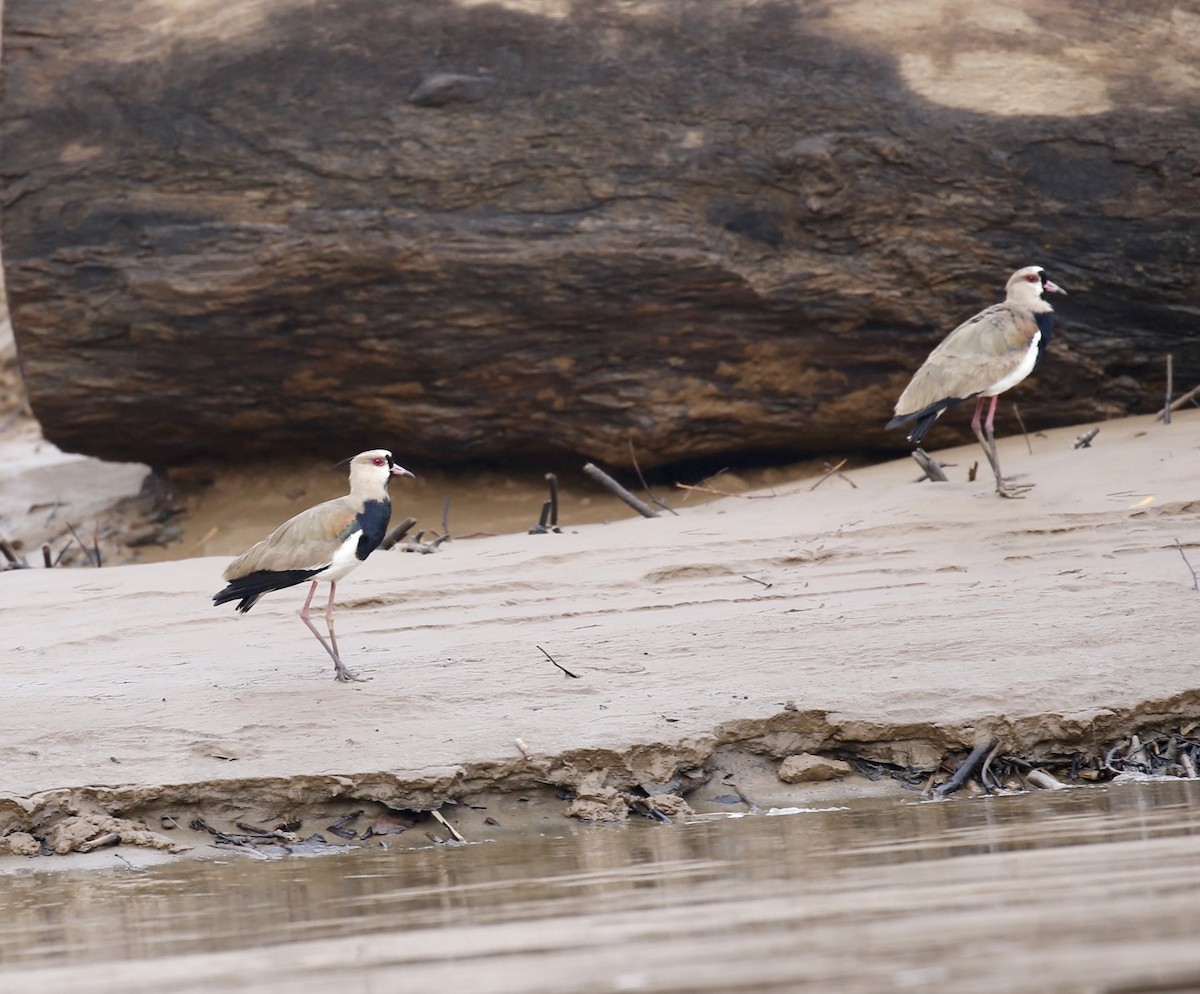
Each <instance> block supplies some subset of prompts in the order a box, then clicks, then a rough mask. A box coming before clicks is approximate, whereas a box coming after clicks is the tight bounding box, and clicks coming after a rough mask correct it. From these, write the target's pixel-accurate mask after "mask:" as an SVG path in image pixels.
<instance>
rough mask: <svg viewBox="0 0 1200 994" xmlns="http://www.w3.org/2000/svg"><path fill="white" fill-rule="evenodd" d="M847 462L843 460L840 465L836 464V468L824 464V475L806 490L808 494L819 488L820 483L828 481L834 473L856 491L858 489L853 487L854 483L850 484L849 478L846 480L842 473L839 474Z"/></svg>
mask: <svg viewBox="0 0 1200 994" xmlns="http://www.w3.org/2000/svg"><path fill="white" fill-rule="evenodd" d="M847 462H849V460H848V459H843V460H842V461H841V462H840V463H838V464H837V465H836V466H830V465H829V463H826V464H825V474H824V475H823V476H822V477H821V478H820V479H819V480H817V482H816V483H814V484H813V485H812V486H811V487H809V488H808V492H809V493H812V492H813V491H814V490H816V489H817V487H819V486H820V485H821V484H822V483H824V482H825V481H826V480H828V479H829V478H830V477H831V476H833V475H834V474H835V473H836V474H837V475H838V476H841V477H842V479H843V480H845V481H846V482H847V483H849V484H850V486H852V487H854V489H855V490H857V489H858V487H857V486H855V485H854V483H853V482H852V481H851V480H850V479H849V478H847V477H845V476H842V473H841V468H842V467H843V466H845V465H846V463H847Z"/></svg>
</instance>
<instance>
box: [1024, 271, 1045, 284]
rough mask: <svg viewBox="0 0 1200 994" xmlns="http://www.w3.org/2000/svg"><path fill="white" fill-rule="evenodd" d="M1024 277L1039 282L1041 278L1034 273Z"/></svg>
mask: <svg viewBox="0 0 1200 994" xmlns="http://www.w3.org/2000/svg"><path fill="white" fill-rule="evenodd" d="M1025 279H1026V280H1028V281H1029V282H1030V283H1041V282H1042V278H1041V277H1040V276H1038V275H1037V274H1036V273H1031V274H1030V275H1029V276H1026V277H1025Z"/></svg>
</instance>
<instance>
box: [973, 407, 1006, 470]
mask: <svg viewBox="0 0 1200 994" xmlns="http://www.w3.org/2000/svg"><path fill="white" fill-rule="evenodd" d="M986 399H987V398H986V397H980V398H978V399H977V400H976V401H975V416H974V417H973V418H971V430H972V431H973V432H975V437H976V438H977V439H979V444H980V445H982V446H983V454H984V455H985V456H987V458H988V462H990V463H991V464H992V472H993V473H995V474H996V489H997V490H1001V491H1002V490H1003V489H1004V480H1003V478H1002V477H1001V476H1000V459H999V457H998V456H997V455H996V443H995V442H994V441H993V440H992V419H993V418H995V416H996V397H993V398H992V403H991V405H990V406H989V407H988V416H987V435H984V433H983V426H982V425H981V424H980V419H981V416H982V415H983V402H984V401H985V400H986Z"/></svg>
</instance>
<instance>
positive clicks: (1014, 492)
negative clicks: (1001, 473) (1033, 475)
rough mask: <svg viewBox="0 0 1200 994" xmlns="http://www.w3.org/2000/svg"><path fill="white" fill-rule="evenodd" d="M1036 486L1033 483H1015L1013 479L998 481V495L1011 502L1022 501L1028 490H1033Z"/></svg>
mask: <svg viewBox="0 0 1200 994" xmlns="http://www.w3.org/2000/svg"><path fill="white" fill-rule="evenodd" d="M1035 486H1036V484H1033V483H1013V482H1012V480H1011V479H1008V478H1004V479H999V480H997V481H996V495H997V496H999V497H1007V498H1008V499H1009V500H1021V499H1023V498H1024V497H1025V493H1026V491H1028V490H1032V489H1033V488H1034V487H1035Z"/></svg>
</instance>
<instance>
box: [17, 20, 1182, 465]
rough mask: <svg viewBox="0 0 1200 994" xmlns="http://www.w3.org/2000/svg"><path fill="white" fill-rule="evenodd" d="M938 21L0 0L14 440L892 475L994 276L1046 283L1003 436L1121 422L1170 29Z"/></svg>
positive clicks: (1139, 327) (1177, 160)
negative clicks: (926, 375)
mask: <svg viewBox="0 0 1200 994" xmlns="http://www.w3.org/2000/svg"><path fill="white" fill-rule="evenodd" d="M945 11H946V5H945V4H943V3H940V2H934V0H912V2H910V3H905V4H890V5H889V4H878V3H874V2H870V0H845V2H843V3H838V4H834V5H825V4H813V3H808V2H803V0H790V2H789V0H778V2H772V3H767V2H755V0H728V2H722V3H698V2H692V0H653V2H652V0H622V2H620V3H617V2H611V0H596V2H589V3H582V4H568V3H565V2H563V0H521V2H516V0H511V2H507V3H505V2H496V3H488V4H479V3H475V2H465V0H464V2H448V0H444V2H439V0H433V2H430V0H421V2H416V0H395V2H389V3H385V4H380V3H376V2H372V0H328V2H324V3H320V4H314V3H312V2H310V0H192V2H188V3H166V2H163V0H126V2H123V3H119V4H112V3H109V4H101V3H95V2H93V0H7V3H6V4H5V26H4V27H5V31H4V66H5V70H6V74H7V89H6V93H5V100H4V104H3V109H2V120H0V163H2V164H3V171H4V190H3V198H4V199H3V203H2V206H3V235H4V248H5V264H6V274H7V279H8V286H9V292H10V297H11V304H12V311H13V317H14V325H15V329H16V335H17V338H18V342H19V347H20V353H21V357H22V361H23V365H24V371H25V375H26V378H27V383H28V389H29V394H30V398H31V401H32V404H33V407H34V410H35V413H36V414H37V416H38V417H39V418H40V419H41V422H42V425H43V428H44V430H45V432H46V434H47V436H48V437H49V438H50V439H52V440H53V441H55V442H56V443H58V444H59V445H60V446H63V447H64V448H67V449H72V450H78V451H83V452H87V453H91V454H95V455H99V456H105V457H109V458H117V459H136V460H142V461H147V462H150V463H153V464H155V465H159V466H164V465H171V464H176V463H180V462H185V461H187V460H189V459H192V458H196V457H199V456H214V455H215V456H221V457H224V458H231V459H232V458H249V457H253V456H256V455H259V454H262V453H281V452H289V451H294V450H295V449H296V448H297V447H300V446H302V447H304V448H305V449H306V450H309V451H313V450H315V451H318V452H321V453H324V454H328V455H331V456H342V455H346V454H347V453H350V452H355V451H358V450H359V449H361V448H363V447H364V446H365V445H387V446H389V447H391V448H394V449H395V450H396V451H398V452H403V453H404V455H405V458H406V459H410V460H414V461H417V462H418V463H419V462H421V461H428V460H471V459H478V458H492V457H506V458H512V457H519V456H523V455H533V454H537V455H544V454H547V453H553V452H561V453H568V452H569V453H573V454H582V455H586V456H587V457H589V458H592V459H596V460H602V461H603V462H604V463H606V464H608V465H612V466H625V465H627V464H628V462H629V458H630V453H631V452H635V453H636V455H637V458H638V459H639V460H640V462H641V464H642V465H643V466H651V465H656V464H662V463H664V462H669V461H675V460H682V459H694V458H702V457H713V458H717V457H723V456H725V455H728V454H731V453H738V454H742V455H746V454H759V455H782V454H797V453H802V452H821V451H828V450H837V451H846V450H850V449H872V448H876V449H878V448H884V447H891V448H901V447H903V445H904V442H903V439H902V437H901V435H900V433H893V434H891V435H885V434H884V433H883V432H882V430H881V426H882V424H883V422H884V421H886V420H887V418H888V417H889V415H890V414H891V405H892V403H893V401H894V400H895V397H896V396H897V394H898V393H899V390H900V389H901V387H902V386H903V384H904V382H906V380H907V377H908V375H909V374H910V373H911V372H912V370H913V369H914V368H915V367H916V366H917V365H918V364H919V363H920V361H921V360H922V359H923V358H924V356H925V354H926V353H927V351H928V349H929V348H930V347H931V346H932V345H933V344H934V343H935V342H936V341H938V340H939V339H940V338H941V337H942V335H944V334H945V333H946V332H947V331H948V330H949V329H950V328H951V327H953V326H954V325H955V324H956V323H957V322H958V321H959V320H961V319H962V318H963V317H965V316H968V315H970V314H972V313H974V312H975V311H976V310H977V309H978V308H979V307H980V306H981V305H983V304H986V303H988V302H991V301H994V300H998V299H999V296H1000V293H1001V288H1002V287H1003V284H1004V281H1005V279H1006V277H1007V276H1008V274H1009V273H1010V272H1011V271H1012V270H1014V269H1016V268H1017V267H1019V266H1021V265H1025V264H1029V263H1040V264H1042V265H1043V266H1045V267H1046V268H1047V270H1048V272H1050V273H1051V274H1052V276H1053V278H1054V279H1055V280H1056V281H1057V282H1059V283H1061V284H1062V285H1063V286H1065V287H1066V288H1067V289H1068V290H1069V291H1070V293H1071V296H1070V297H1069V298H1067V299H1066V300H1065V301H1062V302H1061V303H1059V306H1058V310H1059V313H1060V316H1061V318H1062V326H1061V334H1060V335H1059V338H1058V340H1057V341H1056V342H1055V343H1054V345H1053V346H1052V347H1051V353H1050V355H1049V356H1048V357H1047V359H1046V360H1045V361H1044V362H1043V363H1042V364H1041V365H1040V366H1039V369H1038V372H1037V374H1036V376H1035V378H1034V379H1033V380H1031V381H1030V382H1029V383H1028V384H1025V385H1022V387H1021V388H1020V389H1019V401H1020V404H1021V408H1022V411H1023V412H1024V416H1025V420H1026V423H1027V424H1028V425H1029V426H1030V428H1031V429H1033V430H1036V429H1037V428H1040V427H1045V426H1048V425H1050V424H1054V423H1063V422H1079V421H1084V420H1096V419H1101V418H1104V417H1106V416H1109V415H1116V414H1124V413H1127V412H1129V411H1131V410H1151V409H1153V408H1155V407H1157V406H1158V405H1159V404H1160V402H1161V395H1162V389H1161V384H1162V376H1163V368H1162V367H1163V364H1162V362H1161V361H1160V353H1162V352H1164V351H1168V350H1169V351H1170V352H1172V353H1174V356H1175V364H1176V367H1177V371H1178V373H1179V376H1180V378H1181V379H1182V380H1183V381H1193V382H1194V381H1195V379H1196V377H1197V376H1198V375H1200V336H1196V335H1195V321H1196V311H1195V301H1196V300H1197V299H1200V292H1198V291H1200V287H1198V286H1197V272H1198V271H1200V270H1198V267H1197V266H1196V253H1197V247H1196V245H1197V243H1196V237H1197V236H1196V232H1197V231H1200V216H1198V215H1200V128H1197V127H1196V124H1197V119H1196V110H1195V108H1196V106H1197V104H1196V92H1195V88H1194V85H1193V84H1192V82H1190V81H1191V80H1192V78H1193V75H1194V74H1193V72H1192V67H1193V66H1194V64H1195V60H1196V58H1197V51H1196V45H1197V43H1196V40H1195V39H1196V38H1197V37H1200V28H1197V25H1196V23H1195V21H1196V17H1195V15H1194V14H1190V13H1187V12H1186V8H1185V7H1183V6H1180V7H1178V8H1171V7H1170V6H1169V5H1160V6H1159V7H1156V8H1155V10H1154V11H1153V12H1148V11H1147V10H1146V9H1145V5H1144V4H1142V3H1139V2H1135V0H1114V2H1112V3H1108V4H1105V5H1103V8H1102V9H1101V8H1097V7H1096V6H1095V5H1094V4H1090V3H1085V2H1083V0H1078V2H1074V3H1063V4H1056V5H1055V7H1054V10H1053V13H1051V12H1050V11H1048V10H1047V9H1046V8H1045V5H1044V4H1043V3H1038V2H1034V0H1019V2H1016V3H1012V4H1007V5H1004V6H1003V9H1002V10H1001V9H1000V8H997V7H996V6H995V5H986V4H976V5H960V6H959V7H957V8H956V11H957V13H956V14H955V16H954V17H953V18H949V17H946V16H945ZM966 421H967V415H966V413H963V414H961V416H960V415H948V416H947V417H945V418H943V419H942V421H941V422H940V423H939V426H938V428H937V429H936V431H937V433H938V434H936V435H935V436H934V439H933V441H934V444H936V445H941V444H945V443H946V442H949V441H951V440H954V439H958V438H966V437H969V433H968V431H967V429H966ZM630 441H632V443H633V444H632V448H631V446H630Z"/></svg>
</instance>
